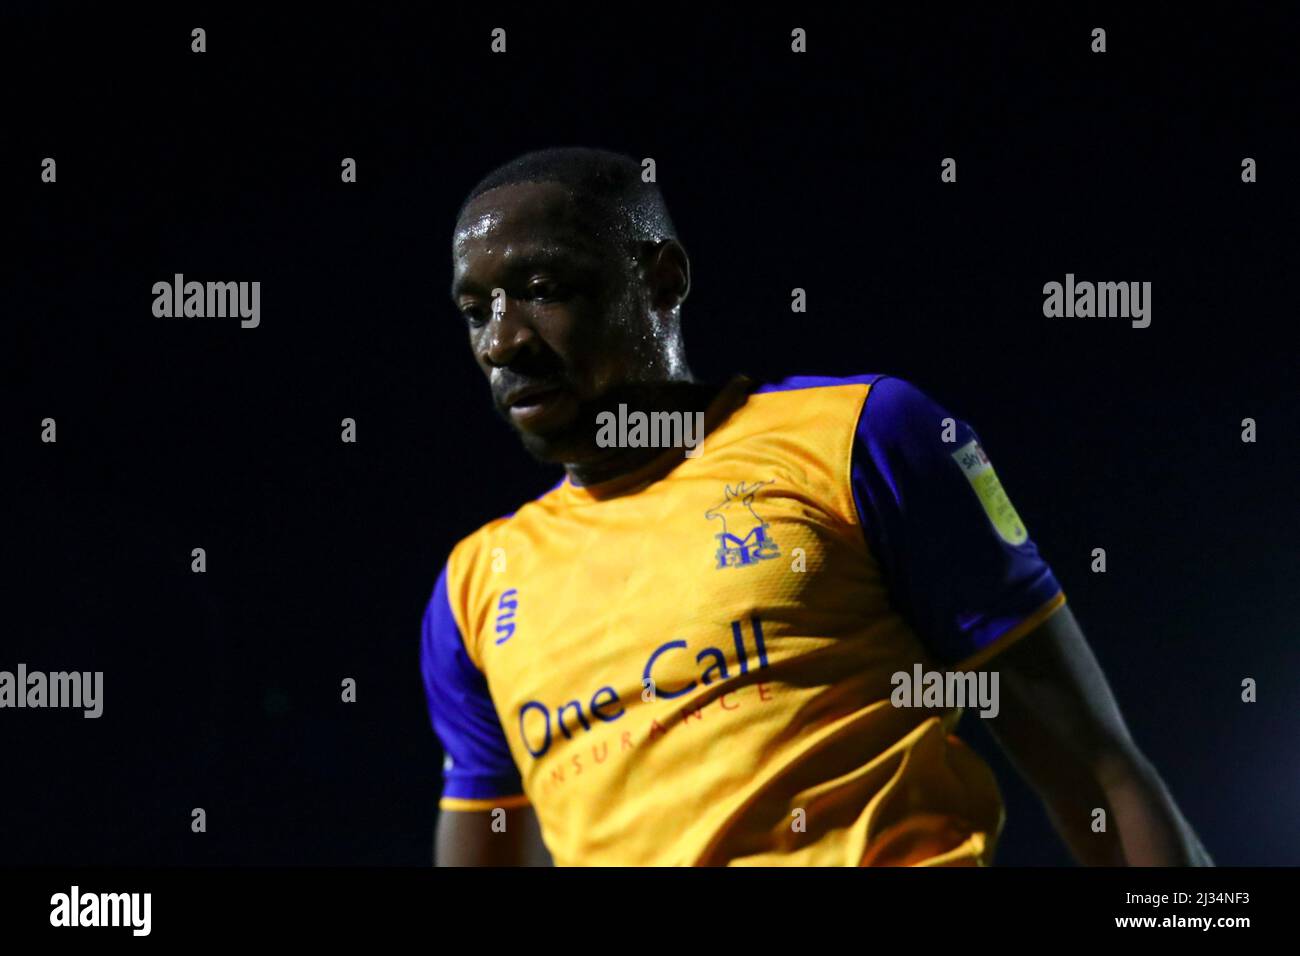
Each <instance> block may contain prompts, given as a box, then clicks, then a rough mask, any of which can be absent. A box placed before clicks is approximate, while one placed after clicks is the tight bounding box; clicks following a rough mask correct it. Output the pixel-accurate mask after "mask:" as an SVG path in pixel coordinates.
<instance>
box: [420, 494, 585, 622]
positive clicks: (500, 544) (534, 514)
mask: <svg viewBox="0 0 1300 956" xmlns="http://www.w3.org/2000/svg"><path fill="white" fill-rule="evenodd" d="M563 483H564V482H563V480H561V481H559V482H557V483H556V484H554V485H552V486H551V487H550V488H549V489H548V490H546V491H545V492H543V493H542V494H540V495H538V496H537V497H536V498H534V499H532V500H530V501H527V502H525V503H524V504H522V505H520V506H519V507H518V508H516V509H515V510H514V511H512V512H510V513H509V514H505V515H501V516H500V517H498V518H493V519H492V520H491V521H488V522H485V523H484V524H482V525H480V526H479V527H478V528H476V529H475V530H474V531H472V532H470V533H469V534H467V535H465V536H464V537H462V538H460V540H458V541H457V542H456V543H455V544H454V545H453V546H452V548H451V551H450V552H449V553H448V556H447V561H446V564H445V566H444V567H443V569H442V574H443V576H445V578H446V587H447V592H448V595H449V596H450V597H451V599H452V602H453V604H455V603H456V602H457V601H458V600H464V599H465V598H466V597H467V596H468V595H469V594H471V593H474V592H475V590H476V584H477V583H481V582H483V581H485V580H488V579H489V577H490V575H491V574H492V573H493V571H494V570H496V569H497V568H499V567H501V566H502V562H504V561H505V560H506V557H507V554H508V552H509V550H510V548H511V544H512V542H514V541H516V540H517V535H518V534H519V533H520V532H521V531H523V533H525V534H526V533H527V532H526V528H525V526H527V525H529V524H530V523H532V522H534V521H535V520H536V519H537V518H539V517H540V516H542V515H543V514H546V513H549V512H550V511H552V510H554V507H555V505H554V499H555V496H556V494H557V493H558V492H559V490H560V488H561V486H562V485H563Z"/></svg>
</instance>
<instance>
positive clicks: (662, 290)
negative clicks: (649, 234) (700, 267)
mask: <svg viewBox="0 0 1300 956" xmlns="http://www.w3.org/2000/svg"><path fill="white" fill-rule="evenodd" d="M647 246H648V249H647V253H648V258H647V264H646V284H647V286H648V287H649V289H650V303H651V305H653V306H654V307H655V308H656V309H662V310H664V311H670V310H672V309H675V308H677V307H678V306H680V305H681V304H682V303H683V302H685V301H686V297H687V296H688V295H690V292H691V260H690V257H688V256H687V255H686V250H685V249H684V248H683V247H682V244H681V243H680V242H678V241H677V240H676V239H661V240H659V241H658V242H656V243H647Z"/></svg>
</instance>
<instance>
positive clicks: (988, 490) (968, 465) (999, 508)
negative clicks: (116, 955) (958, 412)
mask: <svg viewBox="0 0 1300 956" xmlns="http://www.w3.org/2000/svg"><path fill="white" fill-rule="evenodd" d="M952 457H953V460H955V461H956V462H957V464H958V465H960V466H961V470H962V472H963V473H964V474H965V475H966V480H967V481H969V482H970V484H971V487H972V488H974V489H975V494H976V496H977V497H978V498H979V500H980V504H981V505H983V506H984V513H985V514H987V515H988V516H989V520H990V521H992V522H993V527H995V528H996V529H997V531H998V534H1000V535H1001V536H1002V540H1003V541H1005V542H1007V544H1024V543H1025V540H1026V539H1027V538H1028V537H1029V532H1028V531H1026V530H1025V526H1024V523H1023V522H1021V520H1020V515H1018V514H1016V509H1015V508H1013V507H1012V506H1011V499H1010V498H1008V497H1007V493H1006V492H1005V491H1003V490H1002V482H1000V481H998V476H997V473H996V472H994V471H993V465H992V464H991V463H990V462H989V456H988V455H986V454H984V449H983V448H981V447H980V445H979V442H977V441H974V440H971V441H969V442H967V443H966V444H965V445H962V446H961V447H960V448H958V449H957V450H956V451H955V452H953V453H952Z"/></svg>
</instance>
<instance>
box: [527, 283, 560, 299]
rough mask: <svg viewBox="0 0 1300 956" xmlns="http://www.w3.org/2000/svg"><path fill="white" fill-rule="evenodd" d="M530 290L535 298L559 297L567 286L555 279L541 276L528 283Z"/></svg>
mask: <svg viewBox="0 0 1300 956" xmlns="http://www.w3.org/2000/svg"><path fill="white" fill-rule="evenodd" d="M528 292H529V293H530V294H531V295H532V297H533V298H534V299H558V298H560V297H561V296H563V295H564V293H565V288H564V287H563V286H562V285H560V284H559V283H558V282H556V281H554V280H553V279H546V278H539V279H534V280H533V281H532V282H530V283H529V284H528Z"/></svg>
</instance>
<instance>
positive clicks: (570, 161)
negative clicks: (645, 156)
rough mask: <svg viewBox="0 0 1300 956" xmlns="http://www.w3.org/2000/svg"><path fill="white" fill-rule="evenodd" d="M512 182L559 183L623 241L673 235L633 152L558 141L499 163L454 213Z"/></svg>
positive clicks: (656, 188) (459, 214)
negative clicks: (631, 154)
mask: <svg viewBox="0 0 1300 956" xmlns="http://www.w3.org/2000/svg"><path fill="white" fill-rule="evenodd" d="M516 183H559V184H560V185H562V186H566V187H568V189H569V190H570V192H571V193H572V195H573V196H574V198H575V199H576V200H577V202H578V203H579V204H581V205H583V206H585V207H587V209H588V210H590V211H591V212H592V213H594V214H595V218H596V221H597V222H600V223H604V224H606V225H608V226H609V227H610V229H611V230H612V231H613V233H614V235H616V236H618V237H619V238H621V239H623V240H624V241H630V242H638V241H650V242H658V241H659V240H660V239H676V238H677V230H676V229H674V228H673V221H672V218H671V217H670V216H669V215H668V206H667V205H666V204H665V203H664V198H663V194H662V193H660V191H659V186H658V184H657V183H647V182H643V181H642V179H641V163H640V162H639V161H638V160H635V159H633V158H632V157H631V156H625V155H623V154H622V153H614V152H610V151H609V150H604V149H592V148H590V147H586V146H557V147H553V148H551V149H539V150H535V151H533V152H531V153H525V154H524V155H522V156H519V157H517V158H515V159H512V160H511V161H510V162H508V163H506V164H504V165H502V166H498V167H497V168H496V169H494V170H492V172H490V173H488V174H487V175H486V176H485V177H483V179H481V180H480V181H479V183H478V185H477V186H475V187H474V188H473V189H471V190H470V192H469V195H468V196H466V197H465V201H464V202H462V203H461V204H460V210H459V211H458V212H457V213H456V221H457V222H459V221H460V219H461V217H462V216H464V215H465V208H466V207H467V206H468V205H469V204H470V203H471V202H473V201H474V200H475V199H476V198H478V197H479V196H481V195H482V194H483V193H485V192H487V191H488V190H489V189H496V188H497V187H498V186H512V185H515V184H516Z"/></svg>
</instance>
